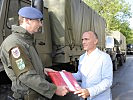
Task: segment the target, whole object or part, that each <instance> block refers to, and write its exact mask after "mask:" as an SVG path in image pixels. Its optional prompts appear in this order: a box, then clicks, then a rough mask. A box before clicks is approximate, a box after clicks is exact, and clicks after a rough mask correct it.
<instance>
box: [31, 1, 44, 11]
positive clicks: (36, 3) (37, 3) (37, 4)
mask: <svg viewBox="0 0 133 100" xmlns="http://www.w3.org/2000/svg"><path fill="white" fill-rule="evenodd" d="M31 6H32V7H35V8H37V9H38V10H40V11H41V12H42V13H43V0H32V2H31Z"/></svg>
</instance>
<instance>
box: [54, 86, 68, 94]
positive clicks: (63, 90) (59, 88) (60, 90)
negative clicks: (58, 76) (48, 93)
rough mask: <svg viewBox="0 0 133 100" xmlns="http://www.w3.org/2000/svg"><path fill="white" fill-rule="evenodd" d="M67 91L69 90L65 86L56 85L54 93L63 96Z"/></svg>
mask: <svg viewBox="0 0 133 100" xmlns="http://www.w3.org/2000/svg"><path fill="white" fill-rule="evenodd" d="M68 92H69V91H68V89H67V87H66V86H57V90H56V92H55V94H56V95H59V96H65V95H66V94H67V93H68Z"/></svg>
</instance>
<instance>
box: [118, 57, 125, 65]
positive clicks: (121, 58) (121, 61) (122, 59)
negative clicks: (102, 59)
mask: <svg viewBox="0 0 133 100" xmlns="http://www.w3.org/2000/svg"><path fill="white" fill-rule="evenodd" d="M123 63H124V58H123V56H122V55H121V57H120V59H119V65H120V66H122V65H123Z"/></svg>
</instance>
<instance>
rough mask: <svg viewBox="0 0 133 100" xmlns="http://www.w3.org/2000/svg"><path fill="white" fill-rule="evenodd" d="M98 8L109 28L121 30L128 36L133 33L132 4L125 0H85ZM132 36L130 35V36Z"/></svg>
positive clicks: (94, 7)
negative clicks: (132, 24) (129, 20)
mask: <svg viewBox="0 0 133 100" xmlns="http://www.w3.org/2000/svg"><path fill="white" fill-rule="evenodd" d="M83 1H84V2H85V3H86V4H87V5H89V6H90V7H91V8H93V9H94V10H96V11H97V12H98V13H99V15H101V16H102V17H103V18H104V19H105V20H106V23H107V30H119V31H120V32H122V33H123V34H124V35H125V36H126V37H127V38H130V37H132V36H131V35H133V33H132V31H131V29H130V28H129V22H128V19H129V18H130V17H131V12H130V11H131V5H129V4H128V3H126V2H125V1H124V0H83ZM129 36H130V37H129Z"/></svg>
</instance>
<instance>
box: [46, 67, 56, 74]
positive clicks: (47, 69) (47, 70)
mask: <svg viewBox="0 0 133 100" xmlns="http://www.w3.org/2000/svg"><path fill="white" fill-rule="evenodd" d="M48 72H57V71H55V70H53V69H51V68H44V73H45V74H46V75H48Z"/></svg>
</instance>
